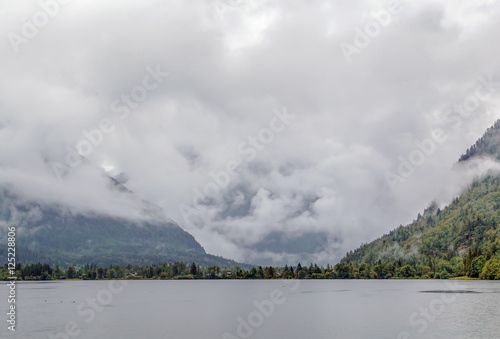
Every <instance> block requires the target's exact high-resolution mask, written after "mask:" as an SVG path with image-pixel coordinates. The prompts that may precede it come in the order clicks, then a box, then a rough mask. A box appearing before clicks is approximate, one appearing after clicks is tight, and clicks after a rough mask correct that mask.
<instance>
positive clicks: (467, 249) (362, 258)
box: [342, 121, 500, 279]
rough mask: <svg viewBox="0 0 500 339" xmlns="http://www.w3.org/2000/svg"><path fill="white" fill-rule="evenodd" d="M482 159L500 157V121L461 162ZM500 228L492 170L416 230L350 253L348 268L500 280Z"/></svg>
mask: <svg viewBox="0 0 500 339" xmlns="http://www.w3.org/2000/svg"><path fill="white" fill-rule="evenodd" d="M479 156H491V157H494V158H500V122H499V121H497V122H496V123H495V125H494V126H493V127H491V128H490V129H488V131H487V132H486V133H485V135H484V136H483V137H482V138H480V139H479V140H478V141H477V142H476V144H475V145H474V146H473V147H471V148H470V149H469V150H468V151H467V153H466V154H465V155H463V156H462V157H461V158H460V161H462V162H463V161H468V160H469V159H471V158H474V157H479ZM499 223H500V176H499V175H498V173H496V172H493V171H491V172H490V173H489V174H488V175H487V176H486V177H484V178H478V179H476V180H475V181H474V182H473V183H472V185H471V186H470V187H469V188H468V189H467V190H466V191H465V192H463V193H462V194H461V195H460V197H458V198H455V199H454V200H453V201H452V202H451V204H449V205H448V206H447V207H446V208H444V209H443V210H440V209H439V208H438V207H437V206H436V204H434V203H432V204H431V205H430V206H429V208H428V209H426V210H425V211H424V213H423V215H420V214H419V216H418V218H417V220H415V221H414V222H413V223H411V224H410V225H407V226H400V227H398V228H397V229H395V230H393V231H391V232H390V233H389V234H386V235H384V236H382V237H381V238H379V239H377V240H375V241H373V242H371V243H369V244H364V245H362V246H361V247H360V248H358V249H357V250H355V251H354V252H352V251H351V252H350V253H347V255H346V257H345V258H344V259H342V265H345V266H347V264H349V263H352V264H354V266H353V265H350V267H351V271H352V270H353V267H356V265H359V264H362V263H364V264H367V265H364V264H363V265H362V268H363V269H362V271H363V274H362V276H360V277H379V278H388V277H435V278H447V277H457V276H465V275H466V276H469V277H481V278H484V279H500V227H499ZM357 269H358V271H357V272H358V274H360V273H359V268H357ZM354 271H356V270H354Z"/></svg>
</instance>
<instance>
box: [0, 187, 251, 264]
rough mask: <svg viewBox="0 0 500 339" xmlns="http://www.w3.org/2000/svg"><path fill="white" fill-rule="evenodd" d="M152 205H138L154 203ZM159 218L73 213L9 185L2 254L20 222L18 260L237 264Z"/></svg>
mask: <svg viewBox="0 0 500 339" xmlns="http://www.w3.org/2000/svg"><path fill="white" fill-rule="evenodd" d="M145 204H146V203H145ZM149 205H150V204H149ZM149 205H142V206H138V209H140V208H144V206H147V207H148V208H150V206H149ZM158 220H159V221H150V222H142V223H138V222H133V221H130V220H127V219H121V218H117V217H110V216H105V215H96V214H94V215H88V214H86V215H83V214H75V213H71V212H69V210H67V209H65V208H63V207H61V206H45V205H39V204H37V203H36V202H30V203H26V202H19V201H18V199H17V198H16V196H15V195H13V194H11V193H10V192H9V191H7V190H0V221H1V223H0V226H2V227H1V228H2V229H5V230H4V231H3V232H0V242H1V243H2V244H4V245H2V246H0V256H3V257H5V258H7V253H6V251H7V247H6V245H7V231H6V228H7V227H10V226H16V228H17V230H16V233H17V237H16V254H17V255H16V261H17V262H21V263H25V264H26V263H36V262H42V263H45V264H49V265H59V266H61V267H68V266H70V265H84V264H87V263H88V264H95V265H98V266H109V265H115V264H117V265H128V264H131V265H141V266H147V265H152V264H159V263H162V262H166V263H170V262H185V263H192V262H196V263H197V264H199V265H206V266H211V265H217V266H220V267H231V266H235V265H237V263H236V262H234V261H232V260H227V259H224V258H221V257H216V256H213V255H209V254H207V253H206V252H205V250H204V249H203V248H202V247H201V245H200V244H199V243H198V242H197V241H196V240H195V239H194V238H193V236H191V235H190V234H189V233H187V232H186V231H184V230H183V229H182V228H181V227H179V225H177V224H176V223H174V222H173V221H171V220H169V219H166V218H165V219H163V220H161V219H158ZM243 266H245V265H243Z"/></svg>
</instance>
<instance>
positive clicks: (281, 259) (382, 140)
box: [0, 0, 500, 264]
mask: <svg viewBox="0 0 500 339" xmlns="http://www.w3.org/2000/svg"><path fill="white" fill-rule="evenodd" d="M47 1H48V0H47ZM42 2H43V0H42ZM44 3H45V2H44ZM221 4H222V5H224V6H222V5H221ZM388 5H389V3H383V4H382V3H380V2H378V1H353V2H349V3H348V4H347V3H344V2H341V1H320V0H318V1H299V2H294V3H289V2H286V1H278V0H277V1H272V0H269V1H264V0H263V1H251V2H250V1H234V2H233V1H229V2H225V1H213V2H208V1H207V2H205V1H192V2H191V1H190V2H185V1H174V0H172V1H162V2H158V1H154V0H146V1H141V2H133V1H120V2H118V1H109V2H105V3H103V2H98V1H95V0H91V1H84V2H76V1H71V2H67V3H66V2H65V4H64V5H63V4H62V3H61V4H60V8H59V11H58V13H57V15H54V16H53V17H51V18H50V20H49V21H48V22H47V24H46V25H44V26H43V28H42V27H40V29H39V31H38V33H37V34H36V35H34V36H33V37H31V38H30V39H29V42H28V43H21V44H18V45H17V49H18V50H17V51H16V50H15V49H14V48H13V46H12V43H11V41H10V40H9V38H8V37H9V33H11V32H13V33H16V34H21V33H22V29H23V24H24V23H25V21H23V20H22V18H23V17H25V18H32V16H33V15H35V14H36V13H38V12H39V11H40V10H41V6H40V5H39V4H38V2H37V1H25V2H23V3H22V4H20V3H19V2H14V1H5V2H2V4H0V28H1V32H2V34H4V37H5V38H4V39H3V40H2V42H1V43H0V48H1V49H2V53H1V54H0V69H1V71H2V77H1V78H0V185H2V186H8V187H9V188H10V189H11V190H13V191H15V192H16V194H18V195H20V196H23V197H26V199H34V200H38V201H43V202H46V203H50V204H52V203H54V204H60V205H66V206H69V207H71V208H72V209H73V210H75V211H80V212H82V213H88V212H95V213H106V214H111V215H116V216H124V217H128V218H141V213H139V212H137V213H135V212H132V211H131V210H132V209H133V208H131V206H134V203H135V202H134V201H135V200H137V199H138V200H141V199H145V200H148V201H151V202H152V203H154V204H156V205H158V206H161V207H162V208H163V209H164V212H165V214H166V215H167V216H169V217H171V218H172V219H174V220H176V221H177V222H178V223H179V224H180V225H181V226H183V227H184V228H186V229H187V230H188V231H189V232H191V233H192V234H193V235H194V236H195V237H196V239H197V240H198V241H199V242H200V243H201V244H202V246H203V247H204V248H205V249H206V250H207V252H209V253H213V254H217V255H223V256H225V257H230V258H234V259H236V260H239V261H244V262H252V263H274V264H285V263H288V264H296V261H299V260H302V261H318V262H319V263H327V262H330V263H334V262H335V261H337V260H339V259H340V258H341V257H342V255H343V254H345V252H347V251H348V250H350V249H353V248H355V247H357V246H359V245H360V244H361V243H364V242H367V241H370V240H372V239H374V238H376V237H378V236H380V235H381V234H384V233H387V232H388V231H389V230H390V229H393V228H395V227H396V226H397V225H399V224H404V223H407V222H410V221H411V220H413V218H414V217H415V216H416V214H417V213H418V212H419V211H422V210H423V209H424V208H425V207H426V206H427V205H428V203H429V201H431V200H433V199H435V198H436V199H441V200H442V202H443V204H444V203H446V201H447V199H450V197H451V196H453V195H454V194H456V193H457V192H459V191H460V189H461V188H462V185H461V184H460V182H461V181H463V182H466V181H467V180H470V179H471V178H472V176H468V175H466V176H465V177H460V179H457V180H451V179H450V180H444V179H445V178H448V176H449V173H450V171H451V168H452V167H453V164H454V163H455V162H456V161H457V159H458V158H459V156H460V155H461V154H462V153H464V152H465V150H466V149H467V148H468V147H469V146H470V145H471V144H472V143H473V142H474V141H475V140H476V139H477V138H478V137H479V136H480V135H481V134H482V133H483V132H484V130H485V129H486V128H487V127H489V126H490V125H491V124H492V123H493V122H494V121H495V120H496V119H497V118H499V117H500V113H498V111H497V109H498V106H497V104H498V102H499V92H500V91H496V92H493V93H492V94H491V96H489V97H488V98H487V99H486V100H483V101H481V103H480V107H479V108H478V109H477V110H475V111H474V114H472V115H470V116H469V117H468V118H467V119H464V120H463V123H462V124H460V126H457V127H456V128H455V126H454V125H453V129H452V128H451V126H450V125H449V124H447V123H446V116H444V115H445V114H446V112H447V110H448V109H449V108H450V107H453V105H456V104H461V103H463V101H464V99H465V98H467V97H468V95H470V93H471V91H474V89H475V88H476V86H477V83H478V78H479V77H491V78H492V79H494V81H500V67H499V61H498V60H500V58H499V56H500V55H499V54H500V47H499V46H498V44H497V43H496V42H497V41H499V38H500V29H499V28H500V27H499V25H500V20H499V19H500V18H499V15H500V5H499V4H497V3H489V2H478V3H476V4H472V3H460V4H455V3H454V4H451V3H450V4H448V2H446V1H444V0H443V1H430V0H429V1H420V2H414V1H401V6H402V10H401V11H400V12H398V14H397V16H396V15H395V16H394V17H393V20H392V21H391V23H390V24H389V25H387V27H384V30H383V31H381V32H380V34H379V35H377V36H376V38H373V39H372V40H371V42H370V44H369V46H367V47H366V48H363V50H362V51H361V52H360V53H358V54H355V55H353V56H352V62H350V63H348V62H346V60H345V56H344V55H343V53H342V49H341V48H340V47H339V46H340V45H341V43H342V42H352V41H353V37H354V36H355V34H356V27H364V25H365V24H366V23H367V22H369V21H370V20H373V15H372V13H373V12H376V13H380V11H382V10H384V9H386V8H388ZM42 10H43V9H42ZM157 66H158V67H160V68H161V70H163V71H164V72H168V77H165V78H164V79H163V81H162V83H161V84H160V85H159V86H158V88H155V90H154V91H150V92H148V94H147V97H146V98H145V99H144V100H143V101H141V102H140V103H137V107H134V109H133V110H131V111H130V114H129V115H128V116H127V118H126V119H119V118H117V117H116V112H113V109H112V104H113V102H115V100H117V98H122V95H124V94H130V93H131V90H133V89H134V88H136V87H137V86H140V85H141V84H142V83H143V80H144V76H145V70H146V69H147V68H148V67H150V68H155V67H157ZM283 107H286V109H287V111H288V112H289V113H290V114H294V115H295V118H294V119H293V121H291V122H290V124H289V125H287V126H286V128H285V129H283V130H281V131H280V132H279V133H275V134H274V135H273V138H272V140H271V141H270V142H269V143H266V144H265V145H264V146H265V147H263V148H262V149H256V150H257V151H256V152H255V157H254V158H252V160H251V161H248V158H247V157H248V154H246V155H245V154H242V153H241V152H239V151H238V147H239V145H241V143H243V142H248V140H249V139H248V138H249V137H250V138H251V137H258V136H259V133H261V131H262V130H263V128H269V126H270V125H269V124H270V121H271V119H272V118H273V117H274V116H275V112H276V110H282V109H283ZM103 119H109V120H111V121H112V123H113V131H112V132H111V133H106V134H105V136H104V138H103V140H102V142H100V143H99V144H98V145H96V146H95V147H94V148H93V150H92V152H91V153H89V154H88V155H87V158H88V161H89V162H90V163H91V164H93V165H92V166H88V167H87V166H80V167H78V168H76V169H74V170H73V171H70V173H68V174H66V176H65V177H64V180H62V181H61V180H58V177H57V175H55V174H54V170H53V168H52V166H51V164H53V163H54V161H59V162H62V161H64V159H65V157H66V155H67V147H68V146H69V147H75V145H77V144H78V142H79V141H80V140H82V139H84V138H86V136H85V134H84V133H83V131H89V130H92V129H94V128H96V126H99V123H100V122H101V121H102V120H103ZM436 128H440V129H442V130H443V131H445V132H446V135H447V141H446V142H445V143H442V144H440V145H439V146H438V147H436V149H435V151H434V152H433V154H432V155H430V156H428V157H427V158H426V159H425V162H424V163H423V164H422V165H421V166H419V167H418V168H415V170H414V171H413V173H412V175H411V176H410V177H409V178H407V179H406V180H405V181H404V182H403V183H400V184H399V185H398V186H397V187H396V188H395V189H391V187H389V185H388V184H387V181H386V178H385V174H386V173H387V171H393V170H394V168H397V166H398V163H399V157H400V156H403V157H404V156H406V155H409V154H410V153H411V152H412V150H414V149H415V140H424V139H427V138H431V137H432V133H433V131H434V130H435V129H436ZM266 140H267V139H266ZM61 159H63V160H61ZM231 161H236V162H238V163H239V166H237V168H235V169H234V174H232V175H231V180H230V183H228V184H227V185H226V186H225V187H223V188H221V189H219V190H217V192H216V193H215V194H213V195H211V196H209V197H208V196H207V197H206V199H200V200H199V201H198V204H197V205H196V210H197V212H196V217H195V218H193V220H195V222H193V224H190V223H189V222H186V221H185V220H184V217H183V215H182V213H181V211H180V210H179V205H181V204H184V205H186V206H193V196H194V194H195V193H194V192H195V191H196V190H203V188H204V187H205V186H206V185H207V183H210V182H212V181H213V180H214V179H213V176H211V173H219V172H220V171H223V170H226V169H227V164H228V163H229V162H231ZM482 164H486V165H488V162H487V161H485V162H482ZM490 165H491V166H496V165H494V164H493V163H491V164H490ZM481 166H482V165H481ZM481 168H482V167H481ZM101 169H104V170H106V171H108V173H110V174H112V175H118V174H119V173H125V175H121V177H123V178H125V177H126V178H127V181H126V185H127V187H128V188H129V189H130V190H131V191H133V192H134V193H135V195H136V198H133V199H132V200H130V199H129V196H128V195H127V198H122V197H123V195H119V194H118V193H117V192H116V190H113V189H110V185H109V180H108V179H107V178H106V177H105V176H103V175H102V170H101ZM442 192H445V193H442ZM134 199H135V200H134ZM311 243H314V245H307V244H311Z"/></svg>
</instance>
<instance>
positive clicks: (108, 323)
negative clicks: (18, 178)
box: [0, 280, 500, 339]
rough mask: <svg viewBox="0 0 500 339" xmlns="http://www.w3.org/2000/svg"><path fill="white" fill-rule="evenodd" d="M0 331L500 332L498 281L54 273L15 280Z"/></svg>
mask: <svg viewBox="0 0 500 339" xmlns="http://www.w3.org/2000/svg"><path fill="white" fill-rule="evenodd" d="M7 294H8V288H7V282H3V283H2V284H1V287H0V295H3V296H4V297H2V298H1V299H0V300H2V301H1V302H0V310H1V312H2V314H4V316H3V317H4V319H5V320H4V321H2V325H1V328H0V334H1V335H0V337H2V338H23V339H24V338H36V339H40V338H59V339H64V338H75V337H76V338H106V339H107V338H116V339H128V338H130V339H132V338H133V339H138V338H179V339H194V338H207V339H217V338H225V339H234V338H255V339H261V338H262V339H264V338H269V339H276V338H286V339H331V338H500V282H488V281H456V280H306V281H304V280H303V281H297V280H289V281H284V280H272V281H249V280H241V281H237V280H221V281H202V280H200V281H54V282H19V283H18V284H17V311H18V312H17V323H16V332H12V331H8V330H7V326H8V324H7V322H6V320H7V315H6V313H7V312H8V303H7Z"/></svg>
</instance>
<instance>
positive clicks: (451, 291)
mask: <svg viewBox="0 0 500 339" xmlns="http://www.w3.org/2000/svg"><path fill="white" fill-rule="evenodd" d="M418 293H482V292H477V291H468V290H436V291H418Z"/></svg>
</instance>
